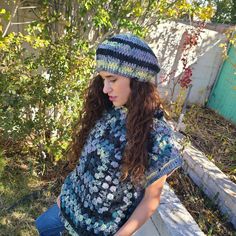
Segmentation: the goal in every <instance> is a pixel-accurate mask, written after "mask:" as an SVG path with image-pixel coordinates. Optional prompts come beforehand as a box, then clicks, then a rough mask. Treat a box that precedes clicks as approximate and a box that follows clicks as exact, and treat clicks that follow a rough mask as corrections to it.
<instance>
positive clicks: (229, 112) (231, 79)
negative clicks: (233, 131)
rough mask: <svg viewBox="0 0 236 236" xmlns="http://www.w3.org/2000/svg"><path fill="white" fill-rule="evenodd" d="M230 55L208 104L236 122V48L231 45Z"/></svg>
mask: <svg viewBox="0 0 236 236" xmlns="http://www.w3.org/2000/svg"><path fill="white" fill-rule="evenodd" d="M228 55H229V59H227V60H226V61H225V62H224V64H223V66H222V69H221V71H220V74H219V76H218V80H217V82H216V84H215V86H214V88H213V90H212V92H211V95H210V97H209V100H208V103H207V106H208V107H209V108H211V109H213V110H215V111H216V112H217V113H219V114H220V115H222V116H223V117H224V118H225V119H227V120H230V121H232V122H233V123H234V124H236V48H235V47H233V46H231V47H230V48H229V54H228Z"/></svg>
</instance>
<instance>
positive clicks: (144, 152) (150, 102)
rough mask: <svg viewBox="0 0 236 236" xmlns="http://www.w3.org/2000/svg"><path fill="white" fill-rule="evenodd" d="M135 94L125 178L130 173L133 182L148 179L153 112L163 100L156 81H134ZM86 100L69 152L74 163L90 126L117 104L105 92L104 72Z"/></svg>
mask: <svg viewBox="0 0 236 236" xmlns="http://www.w3.org/2000/svg"><path fill="white" fill-rule="evenodd" d="M130 88H131V94H130V96H129V99H128V101H127V104H126V105H125V106H126V107H127V108H128V113H127V118H126V139H127V144H126V147H125V150H124V154H123V157H122V165H121V180H122V181H124V180H125V179H126V178H128V177H130V179H131V181H132V183H133V184H138V183H140V181H142V180H143V179H144V172H145V170H146V168H147V165H148V149H147V148H148V140H149V133H150V130H151V127H152V122H153V116H154V112H155V110H156V109H158V108H159V107H160V105H161V101H160V98H159V95H158V92H157V89H156V87H155V85H154V84H152V83H149V82H140V81H137V80H135V79H131V81H130ZM84 99H85V103H84V107H83V110H82V112H81V115H80V117H79V119H78V121H77V123H76V125H75V127H74V133H73V141H72V143H71V146H70V150H69V152H68V159H69V162H70V166H71V167H74V166H75V165H76V163H77V162H78V161H79V157H80V155H81V152H82V148H83V146H84V144H85V141H86V139H87V136H88V134H89V132H90V130H91V129H92V128H93V127H94V125H95V124H96V121H97V120H98V119H100V118H101V116H102V114H103V112H104V111H105V110H109V109H110V108H112V106H113V104H112V102H111V101H110V100H109V99H108V96H107V95H106V94H104V93H103V79H102V78H101V76H100V75H98V76H96V77H94V78H93V79H92V80H91V83H90V85H89V87H88V89H87V91H86V93H85V98H84Z"/></svg>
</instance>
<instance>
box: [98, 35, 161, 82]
mask: <svg viewBox="0 0 236 236" xmlns="http://www.w3.org/2000/svg"><path fill="white" fill-rule="evenodd" d="M96 71H97V72H100V71H107V72H110V73H113V74H118V75H122V76H125V77H128V78H135V79H137V80H138V81H142V82H147V81H149V82H152V83H155V77H156V75H157V73H158V72H159V71H160V67H159V65H158V61H157V58H156V56H155V54H154V52H153V51H152V49H151V48H150V47H149V46H148V44H147V43H146V42H145V41H143V40H142V39H140V38H139V37H137V36H135V35H132V34H118V35H115V36H113V37H111V38H109V39H107V40H105V41H103V42H102V43H101V44H99V46H98V48H97V51H96Z"/></svg>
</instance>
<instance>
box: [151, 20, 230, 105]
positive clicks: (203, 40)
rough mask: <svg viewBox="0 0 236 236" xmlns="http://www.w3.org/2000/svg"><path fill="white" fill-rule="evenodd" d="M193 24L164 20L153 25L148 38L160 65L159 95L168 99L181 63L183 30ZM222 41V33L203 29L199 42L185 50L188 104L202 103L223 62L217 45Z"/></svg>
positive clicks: (177, 90) (180, 70) (177, 91)
mask: <svg viewBox="0 0 236 236" xmlns="http://www.w3.org/2000/svg"><path fill="white" fill-rule="evenodd" d="M193 28H194V27H193V26H190V25H186V24H184V23H177V22H165V23H161V24H159V25H157V26H153V30H152V34H151V35H150V38H149V39H148V40H149V42H150V44H151V47H152V48H153V49H154V51H155V53H156V55H157V57H158V59H159V62H160V65H161V68H162V70H161V72H160V73H159V76H158V87H159V91H160V93H161V96H162V97H164V98H167V99H169V98H170V94H171V91H170V90H171V88H173V79H176V78H177V77H178V76H180V75H181V73H182V71H183V69H182V68H183V65H182V62H181V60H180V59H181V56H182V53H183V50H182V46H183V42H184V32H185V31H186V30H187V29H188V30H190V29H193ZM222 42H225V36H224V34H223V33H220V32H217V31H215V30H212V29H204V32H202V33H201V34H200V38H199V41H198V45H197V46H196V47H195V48H194V50H191V51H189V52H188V61H189V64H188V65H189V66H191V68H192V69H193V75H192V78H191V79H192V84H193V87H192V90H191V93H190V97H189V100H188V101H189V102H190V103H197V104H204V103H205V101H206V99H207V98H208V96H209V93H210V91H211V88H212V86H213V84H214V81H215V79H216V76H217V73H218V71H219V68H220V67H221V64H222V54H221V48H220V47H219V44H220V43H222ZM174 70H176V72H175V73H174V74H172V75H171V76H170V77H171V78H170V79H169V80H168V81H166V82H163V83H161V81H162V79H163V77H164V76H165V75H167V74H169V73H171V71H174ZM179 89H180V87H179V86H177V88H176V91H175V94H174V98H175V99H176V96H177V94H178V93H179Z"/></svg>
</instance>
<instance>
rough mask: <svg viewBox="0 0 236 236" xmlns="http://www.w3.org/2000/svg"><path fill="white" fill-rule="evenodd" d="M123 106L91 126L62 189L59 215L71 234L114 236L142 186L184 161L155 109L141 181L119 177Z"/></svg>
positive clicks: (132, 206)
mask: <svg viewBox="0 0 236 236" xmlns="http://www.w3.org/2000/svg"><path fill="white" fill-rule="evenodd" d="M126 116H127V110H126V108H123V107H121V108H112V109H111V110H109V111H107V112H105V113H104V114H103V116H102V118H101V119H100V120H99V121H98V122H97V123H96V125H95V126H94V128H93V129H92V130H91V132H90V134H89V136H88V138H87V140H86V143H85V145H84V148H83V151H82V154H81V157H80V161H79V164H78V165H77V167H76V168H75V170H74V171H73V172H71V173H70V174H69V175H68V176H67V178H66V179H65V182H64V184H63V186H62V189H61V194H60V200H61V219H62V222H64V225H65V227H66V229H67V230H68V232H69V233H70V235H76V236H94V235H99V236H103V235H104V236H112V235H114V234H115V232H116V231H117V230H118V229H119V228H120V227H121V226H122V225H123V224H124V223H125V222H126V221H127V220H128V219H129V217H130V216H131V214H132V213H133V211H134V210H135V208H136V207H137V205H138V204H139V202H140V201H141V199H142V197H143V196H144V192H145V188H146V187H148V186H149V185H150V184H152V183H153V182H154V181H156V180H157V179H159V178H160V177H162V176H163V175H165V174H169V173H171V172H172V171H173V170H175V169H176V168H178V167H180V166H181V165H182V158H181V156H180V154H179V152H178V151H177V149H176V147H175V145H174V142H173V138H172V131H171V129H170V127H169V126H168V125H167V124H166V122H165V121H164V120H163V119H162V118H161V117H162V114H161V113H160V111H159V110H158V111H157V112H156V114H155V117H154V118H153V126H152V130H151V132H150V139H149V141H150V142H149V145H148V156H149V160H148V161H149V165H148V168H147V170H146V173H145V177H146V183H145V185H144V186H138V187H137V186H134V185H133V184H132V183H131V181H130V179H129V178H128V179H126V180H125V181H124V182H121V181H120V176H121V172H120V170H121V160H122V155H123V152H124V149H125V145H126V143H127V140H126V126H125V122H126Z"/></svg>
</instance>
